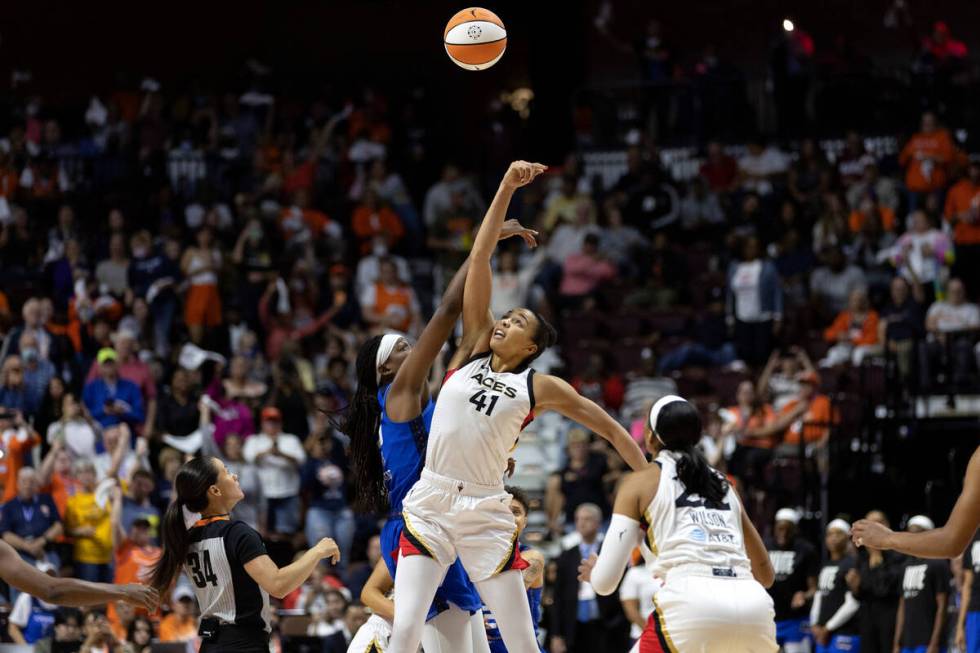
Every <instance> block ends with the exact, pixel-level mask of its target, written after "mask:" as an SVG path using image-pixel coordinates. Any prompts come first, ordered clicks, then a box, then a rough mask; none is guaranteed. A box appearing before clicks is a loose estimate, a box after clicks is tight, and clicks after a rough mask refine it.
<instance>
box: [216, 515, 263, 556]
mask: <svg viewBox="0 0 980 653" xmlns="http://www.w3.org/2000/svg"><path fill="white" fill-rule="evenodd" d="M225 545H226V546H227V547H228V550H229V551H231V552H232V553H233V554H234V556H235V558H236V559H237V560H238V562H239V563H241V564H243V565H245V564H248V563H249V562H251V561H252V560H255V559H256V558H258V557H259V556H264V555H267V553H266V550H265V543H264V542H263V541H262V538H261V537H259V534H258V533H257V532H256V531H255V529H254V528H252V527H251V526H249V525H248V524H246V523H245V522H241V521H239V522H235V523H234V524H232V525H231V527H230V528H229V529H228V532H227V533H226V534H225Z"/></svg>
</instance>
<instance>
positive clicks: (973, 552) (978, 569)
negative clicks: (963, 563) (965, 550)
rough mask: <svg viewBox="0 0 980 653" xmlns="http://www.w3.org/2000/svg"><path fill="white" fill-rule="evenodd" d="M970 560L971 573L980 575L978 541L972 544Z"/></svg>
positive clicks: (979, 547)
mask: <svg viewBox="0 0 980 653" xmlns="http://www.w3.org/2000/svg"><path fill="white" fill-rule="evenodd" d="M970 558H971V559H972V560H973V573H975V574H980V541H977V542H974V543H973V548H972V549H971V550H970Z"/></svg>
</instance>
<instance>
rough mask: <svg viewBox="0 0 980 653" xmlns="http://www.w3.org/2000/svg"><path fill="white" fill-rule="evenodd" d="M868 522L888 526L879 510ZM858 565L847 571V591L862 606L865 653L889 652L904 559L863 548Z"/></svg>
mask: <svg viewBox="0 0 980 653" xmlns="http://www.w3.org/2000/svg"><path fill="white" fill-rule="evenodd" d="M865 519H870V520H871V521H876V522H878V523H880V524H882V525H884V526H888V518H887V517H886V516H885V514H884V513H883V512H881V511H880V510H872V511H871V512H869V513H868V514H867V515H866V516H865ZM856 562H857V564H856V566H855V568H854V569H851V570H849V571H847V573H846V575H845V576H844V580H845V582H846V583H847V588H848V591H850V593H851V595H852V596H853V597H854V598H855V599H857V600H858V601H860V602H861V608H860V610H859V612H858V615H857V622H858V627H859V632H860V635H861V650H862V651H873V652H874V651H877V652H881V651H884V652H887V651H889V650H894V649H892V648H891V647H892V645H893V642H894V637H895V616H896V610H897V609H898V602H899V599H900V597H901V596H902V570H903V567H904V565H905V556H903V555H900V554H896V553H895V552H894V551H878V550H876V549H872V548H867V547H862V548H861V549H860V550H859V551H858V556H857V561H856Z"/></svg>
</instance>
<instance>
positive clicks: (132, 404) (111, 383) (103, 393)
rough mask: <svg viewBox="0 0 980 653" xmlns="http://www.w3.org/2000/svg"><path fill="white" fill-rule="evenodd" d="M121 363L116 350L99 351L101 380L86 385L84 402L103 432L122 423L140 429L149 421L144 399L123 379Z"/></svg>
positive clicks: (138, 390)
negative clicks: (118, 360)
mask: <svg viewBox="0 0 980 653" xmlns="http://www.w3.org/2000/svg"><path fill="white" fill-rule="evenodd" d="M117 359H118V355H117V354H116V350H115V349H111V348H109V347H103V348H102V349H100V350H99V353H98V355H97V356H96V361H97V362H98V365H99V378H97V379H95V380H94V381H89V382H88V383H86V384H85V390H84V391H83V393H82V401H83V402H84V403H85V407H86V408H87V409H88V412H89V414H91V415H92V417H93V418H94V419H95V421H97V422H98V423H99V424H101V425H102V427H103V428H105V427H108V426H115V425H117V424H121V423H126V424H129V425H131V426H133V427H134V428H138V427H139V426H140V425H142V423H143V420H144V417H145V415H144V413H143V398H142V395H141V394H140V389H139V387H138V386H137V385H136V384H135V383H133V382H132V381H127V380H126V379H123V378H120V377H119V368H118V366H117Z"/></svg>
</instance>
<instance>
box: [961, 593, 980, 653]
mask: <svg viewBox="0 0 980 653" xmlns="http://www.w3.org/2000/svg"><path fill="white" fill-rule="evenodd" d="M973 582H977V581H976V579H974V581H973ZM963 629H964V630H965V631H966V650H965V651H963V653H980V612H967V613H966V625H965V626H964V628H963Z"/></svg>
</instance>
